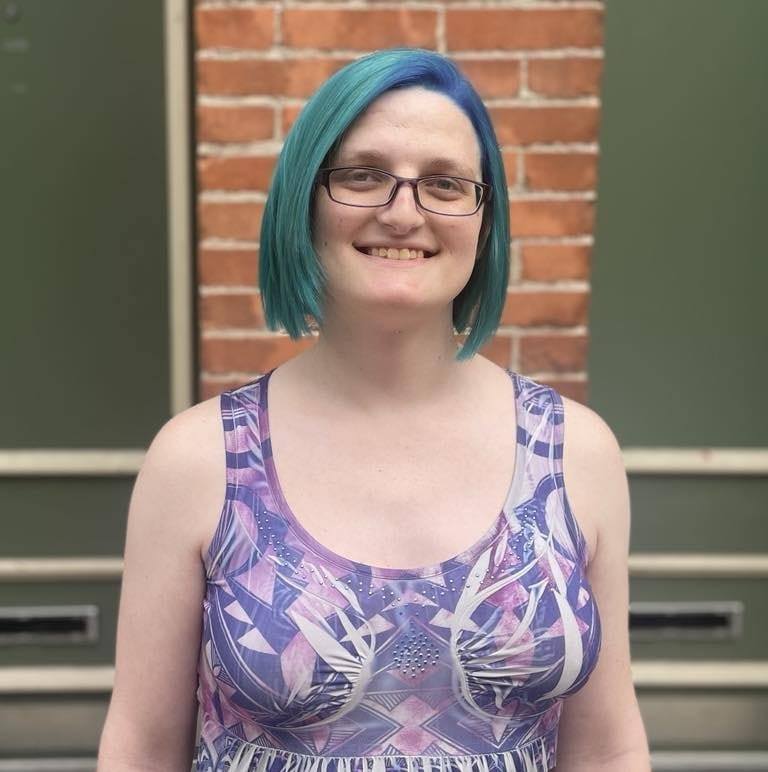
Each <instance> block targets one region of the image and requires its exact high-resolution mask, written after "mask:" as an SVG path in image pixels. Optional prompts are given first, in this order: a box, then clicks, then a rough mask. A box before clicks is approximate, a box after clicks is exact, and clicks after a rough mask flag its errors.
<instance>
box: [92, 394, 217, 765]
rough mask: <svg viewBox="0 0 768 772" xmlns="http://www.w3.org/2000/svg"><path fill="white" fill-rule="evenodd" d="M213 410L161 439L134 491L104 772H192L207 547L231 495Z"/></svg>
mask: <svg viewBox="0 0 768 772" xmlns="http://www.w3.org/2000/svg"><path fill="white" fill-rule="evenodd" d="M209 402H210V400H209ZM210 408H211V405H206V403H201V404H200V405H196V406H194V407H192V408H189V409H188V410H185V411H184V412H183V413H180V414H179V415H177V416H175V417H174V418H172V419H171V420H170V421H168V422H167V423H166V424H165V425H164V426H163V427H162V428H161V429H160V431H159V432H158V433H157V435H156V436H155V438H154V440H153V441H152V444H151V445H150V447H149V449H148V451H147V453H146V456H145V459H144V462H143V464H142V467H141V469H140V471H139V474H138V476H137V478H136V481H135V484H134V487H133V491H132V494H131V501H130V506H129V510H128V525H127V532H126V541H125V559H124V570H123V580H122V586H121V593H120V609H119V615H118V624H117V645H116V653H115V682H114V687H113V692H112V700H111V702H110V707H109V711H108V715H107V720H106V723H105V727H104V731H103V734H102V738H101V745H100V749H99V751H100V752H99V761H100V763H107V760H109V763H111V766H106V767H102V766H100V767H99V769H112V768H117V766H118V763H119V762H122V763H130V762H131V761H133V762H134V763H136V762H137V761H139V760H141V763H142V764H143V765H145V766H146V765H147V764H154V765H156V768H157V769H163V770H164V771H166V770H176V769H178V770H182V769H183V770H189V765H190V763H191V756H192V748H193V739H194V738H193V734H194V730H195V725H196V717H197V710H196V694H195V693H196V688H197V658H198V654H199V648H200V640H201V625H202V600H203V595H204V591H205V574H204V569H203V565H202V561H201V559H200V546H201V537H202V536H203V534H204V524H206V523H208V522H209V521H210V511H211V508H213V509H214V511H216V512H218V511H220V509H221V506H222V502H223V495H224V485H225V482H224V480H225V470H224V468H223V467H224V459H223V452H222V451H220V450H219V452H218V453H216V452H215V451H216V449H217V448H218V445H217V442H216V438H217V435H216V432H217V431H220V429H219V427H217V426H216V425H215V424H214V422H213V418H214V416H213V415H212V411H211V409H210ZM216 507H218V510H217V509H216ZM152 768H155V767H152Z"/></svg>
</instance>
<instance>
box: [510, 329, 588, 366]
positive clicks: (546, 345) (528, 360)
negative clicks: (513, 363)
mask: <svg viewBox="0 0 768 772" xmlns="http://www.w3.org/2000/svg"><path fill="white" fill-rule="evenodd" d="M587 345H588V338H587V337H586V336H585V335H525V336H523V337H521V338H520V370H521V372H524V373H525V372H527V373H533V372H538V371H545V372H554V373H567V372H574V371H580V370H586V367H587Z"/></svg>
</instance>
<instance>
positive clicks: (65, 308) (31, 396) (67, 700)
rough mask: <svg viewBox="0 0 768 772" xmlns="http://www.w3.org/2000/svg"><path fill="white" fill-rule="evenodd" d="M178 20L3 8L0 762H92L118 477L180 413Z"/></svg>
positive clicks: (45, 4)
mask: <svg viewBox="0 0 768 772" xmlns="http://www.w3.org/2000/svg"><path fill="white" fill-rule="evenodd" d="M174 14H175V15H174ZM185 19H186V8H185V5H184V3H167V4H165V6H164V4H163V3H159V2H156V1H155V0H132V1H131V2H126V3H106V2H103V0H67V1H66V2H65V1H64V0H61V2H59V1H58V0H55V1H54V0H17V1H16V2H9V1H5V0H0V190H1V191H2V201H1V202H0V223H2V227H1V228H0V237H1V240H0V260H1V261H2V262H1V264H2V280H0V309H1V313H2V317H3V318H2V321H1V323H0V350H1V351H2V357H3V378H2V379H1V380H0V404H2V408H0V448H2V449H1V450H0V517H1V518H2V536H1V537H0V760H2V759H6V760H8V759H15V758H24V757H37V756H43V755H44V756H57V755H58V756H78V755H84V756H90V757H94V756H95V749H96V742H97V739H98V734H99V731H100V728H101V721H102V719H103V713H104V709H105V706H106V701H107V699H108V695H109V688H110V685H111V666H112V663H113V657H114V632H115V617H116V609H117V600H118V591H119V581H120V561H119V556H120V555H121V554H122V549H123V539H124V532H125V516H126V513H127V508H128V501H129V496H130V492H131V488H132V485H133V480H134V477H135V473H136V471H137V469H138V467H139V465H140V462H141V458H142V454H143V450H144V449H145V448H146V446H147V445H148V443H149V441H150V440H151V438H152V436H153V435H154V433H155V432H156V431H157V429H158V428H159V427H160V425H162V423H163V422H164V421H166V420H167V419H168V418H169V417H170V416H171V415H172V414H173V413H174V412H176V411H178V410H179V409H181V408H182V407H184V406H185V404H189V403H190V402H191V385H192V383H193V380H192V373H193V370H192V366H191V355H190V346H189V339H190V337H189V312H190V308H191V296H190V292H189V289H190V288H189V282H188V271H187V269H186V267H185V263H188V264H190V265H191V260H190V257H189V254H188V253H187V254H185V251H184V248H183V244H184V243H188V241H189V240H188V237H187V236H186V234H185V228H186V226H185V224H184V222H185V219H184V218H185V217H186V210H187V209H188V204H189V200H188V191H186V192H185V191H184V190H183V187H184V180H185V174H186V172H185V170H184V169H183V168H182V169H179V168H175V167H174V164H173V163H172V158H171V155H172V154H173V153H177V152H178V147H176V146H177V145H179V146H181V147H182V148H187V149H188V144H187V136H186V126H184V125H183V120H182V121H181V123H179V116H181V115H183V113H186V111H187V110H188V107H189V102H188V95H187V93H186V91H184V90H183V89H181V90H180V89H179V85H178V84H179V82H180V81H179V79H178V77H177V78H176V80H174V79H173V78H170V77H169V75H170V74H171V73H172V72H174V71H175V72H176V73H177V75H178V63H174V62H171V63H169V61H170V59H169V57H171V56H172V55H176V56H178V50H182V51H183V50H185V46H184V41H183V40H182V41H181V44H182V45H181V48H180V49H179V46H178V45H177V44H176V43H173V41H174V39H178V36H179V35H184V34H186V21H185ZM169 41H171V43H170V44H171V45H176V49H174V50H169ZM183 66H184V67H186V62H184V63H183ZM174 67H176V68H177V69H176V70H174V69H173V68H174ZM169 100H175V104H176V105H177V106H176V107H174V109H170V110H169ZM171 124H173V125H174V126H176V129H178V126H179V125H181V126H182V131H181V132H178V131H177V132H176V135H175V136H174V135H173V133H172V132H171V128H172V126H171ZM169 136H170V137H171V140H172V141H171V142H170V143H169V141H168V140H169ZM169 147H170V148H171V150H170V151H169ZM180 180H181V189H180V187H179V181H180ZM174 209H175V210H179V209H181V211H180V212H178V211H177V214H176V219H175V223H176V224H172V220H173V217H172V215H173V212H174ZM187 220H188V218H187ZM179 223H181V225H179ZM174 228H175V229H176V230H175V231H174ZM185 238H186V242H185ZM174 239H175V241H174ZM174 244H176V246H173V245H174ZM179 244H181V245H182V248H181V249H179V248H178V245H179ZM62 716H66V720H63V719H62ZM43 727H45V731H44V732H41V729H42V728H43ZM9 763H10V762H9ZM46 768H47V767H46ZM67 768H69V767H67Z"/></svg>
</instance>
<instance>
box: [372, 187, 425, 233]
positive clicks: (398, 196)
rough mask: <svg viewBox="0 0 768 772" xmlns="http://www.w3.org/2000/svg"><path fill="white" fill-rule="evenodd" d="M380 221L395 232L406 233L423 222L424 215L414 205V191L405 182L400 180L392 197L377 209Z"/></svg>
mask: <svg viewBox="0 0 768 772" xmlns="http://www.w3.org/2000/svg"><path fill="white" fill-rule="evenodd" d="M378 218H379V221H380V222H381V223H383V224H384V225H387V226H388V227H389V228H390V229H392V230H393V231H395V232H396V233H408V232H409V231H412V230H413V229H414V228H418V227H419V226H420V225H423V224H424V215H423V213H422V211H421V209H419V207H418V206H416V191H415V190H414V189H413V188H412V187H411V186H410V185H408V184H407V183H404V182H401V183H400V185H399V187H398V189H397V190H396V191H395V195H394V198H393V199H392V200H391V201H390V202H389V203H388V204H387V205H386V206H382V207H381V208H380V209H379V210H378Z"/></svg>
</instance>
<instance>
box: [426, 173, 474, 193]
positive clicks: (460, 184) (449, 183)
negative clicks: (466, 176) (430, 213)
mask: <svg viewBox="0 0 768 772" xmlns="http://www.w3.org/2000/svg"><path fill="white" fill-rule="evenodd" d="M422 186H423V188H422V189H423V190H425V192H427V193H428V194H429V195H433V196H440V197H441V198H458V197H463V196H468V195H470V194H471V191H470V185H469V184H468V183H466V182H465V181H464V180H460V179H458V178H457V177H427V178H426V179H424V180H422Z"/></svg>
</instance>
